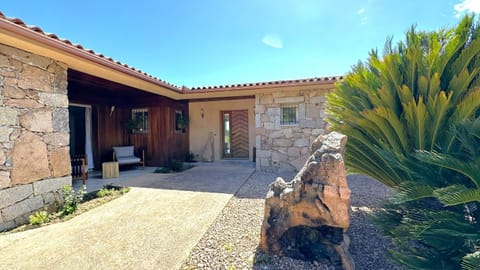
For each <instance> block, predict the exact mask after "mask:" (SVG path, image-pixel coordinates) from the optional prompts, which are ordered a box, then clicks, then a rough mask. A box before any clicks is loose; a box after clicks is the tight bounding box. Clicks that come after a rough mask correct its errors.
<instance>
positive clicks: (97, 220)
mask: <svg viewBox="0 0 480 270" xmlns="http://www.w3.org/2000/svg"><path fill="white" fill-rule="evenodd" d="M253 171H254V167H253V164H251V163H246V162H243V163H242V162H240V163H238V162H237V163H228V162H220V163H214V164H205V165H200V166H197V167H195V168H192V169H190V170H188V171H185V172H183V173H178V174H170V175H160V174H153V173H146V174H143V175H140V176H138V177H136V178H135V179H129V180H125V181H128V182H130V183H132V185H133V186H135V187H133V188H132V190H131V191H130V192H129V193H127V194H125V195H124V196H122V197H120V198H118V199H116V200H114V201H112V202H109V203H107V204H105V205H102V206H100V207H97V208H95V209H93V210H91V211H89V212H86V213H84V214H82V215H80V216H77V217H75V218H73V219H71V220H69V221H67V222H63V223H58V224H53V225H49V226H46V227H42V228H39V229H35V230H30V231H25V232H21V233H15V234H7V235H3V236H0V268H1V269H178V268H179V267H180V266H181V264H182V262H183V261H184V260H185V259H186V257H187V256H188V254H189V252H190V250H191V249H192V248H193V247H194V246H195V244H196V243H197V242H198V241H199V240H200V238H201V237H202V236H203V234H204V233H205V232H206V230H207V229H208V227H209V226H210V225H211V224H212V223H213V221H214V220H215V218H216V217H217V216H218V214H219V213H220V212H221V210H222V209H223V208H224V206H225V205H226V204H227V202H228V201H229V199H230V198H231V197H232V196H233V194H234V193H235V192H236V191H237V190H238V189H239V187H240V186H241V184H243V183H244V182H245V180H246V179H247V178H248V177H249V176H250V175H251V174H252V173H253Z"/></svg>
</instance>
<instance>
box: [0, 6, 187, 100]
mask: <svg viewBox="0 0 480 270" xmlns="http://www.w3.org/2000/svg"><path fill="white" fill-rule="evenodd" d="M0 19H3V20H6V21H9V22H11V23H14V24H16V25H18V26H21V27H23V28H25V29H29V30H31V31H33V32H35V33H38V34H40V35H43V36H45V37H48V38H51V39H53V40H57V41H59V42H63V43H64V44H67V45H70V46H72V47H74V48H75V49H79V50H82V51H85V52H88V53H90V54H92V55H95V56H97V57H100V58H102V59H104V60H107V61H109V62H111V63H114V64H117V65H120V66H123V67H125V68H128V69H131V70H133V71H136V72H137V73H139V74H141V75H143V76H146V77H148V78H150V79H155V80H156V81H158V82H159V83H161V84H163V85H165V86H168V88H171V89H174V90H177V91H181V90H180V88H179V87H178V86H176V85H173V84H171V83H168V82H166V81H164V80H160V79H157V78H156V77H152V76H151V75H148V74H147V73H145V72H142V71H140V70H138V69H136V68H134V67H130V66H129V65H127V64H124V63H122V62H120V61H116V60H114V59H112V58H111V57H106V56H105V55H103V54H100V53H96V52H95V51H94V50H92V49H86V48H84V47H83V46H82V45H80V44H75V43H73V42H71V41H70V40H68V39H62V38H59V37H58V36H57V35H55V34H52V33H45V32H44V31H43V30H42V28H40V27H38V26H29V25H27V24H25V22H23V21H22V20H21V19H19V18H9V17H6V16H5V15H4V14H3V13H2V12H0Z"/></svg>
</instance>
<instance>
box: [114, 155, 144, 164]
mask: <svg viewBox="0 0 480 270" xmlns="http://www.w3.org/2000/svg"><path fill="white" fill-rule="evenodd" d="M117 160H118V164H133V163H139V162H140V158H138V157H135V156H129V157H120V158H117Z"/></svg>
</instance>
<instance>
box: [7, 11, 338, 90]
mask: <svg viewBox="0 0 480 270" xmlns="http://www.w3.org/2000/svg"><path fill="white" fill-rule="evenodd" d="M0 19H3V20H6V21H8V22H10V23H13V24H16V25H18V26H21V27H23V28H25V29H28V30H30V31H33V32H35V33H36V34H39V35H42V36H44V37H48V38H50V39H52V40H56V41H58V42H62V43H64V44H67V45H69V46H71V47H72V48H74V49H76V50H81V51H84V52H87V53H89V54H92V55H94V56H96V57H99V58H101V59H103V60H105V61H108V62H110V63H112V64H115V65H118V66H121V67H125V68H127V69H129V70H131V71H134V72H136V73H138V74H140V75H142V76H144V77H145V78H149V79H151V80H154V81H156V82H157V83H160V84H161V85H163V86H166V87H168V88H170V89H172V90H175V91H181V92H184V93H189V92H190V93H191V92H194V91H195V92H197V91H212V90H220V91H223V90H235V89H239V90H241V89H242V88H249V87H259V86H260V87H261V86H264V87H268V86H269V85H293V84H309V83H318V82H327V83H334V82H336V81H338V80H342V79H343V77H342V76H337V77H320V78H308V79H296V80H280V81H270V82H257V83H242V84H231V85H217V86H203V87H193V88H188V87H186V86H182V87H178V86H176V85H173V84H171V83H168V82H166V81H164V80H161V79H159V78H157V77H155V76H152V75H150V74H147V73H145V72H143V71H141V70H138V69H136V68H134V67H131V66H129V65H127V64H125V63H122V62H120V61H118V60H114V59H112V58H111V57H107V56H104V55H103V54H99V53H96V52H95V51H93V50H92V49H86V48H85V47H83V46H82V45H80V44H74V43H73V42H71V41H70V40H68V39H62V38H60V37H58V36H57V35H56V34H53V33H45V32H44V31H43V30H42V28H40V27H38V26H29V25H27V24H25V22H23V21H22V20H21V19H19V18H9V17H6V16H5V15H4V14H3V13H2V12H0Z"/></svg>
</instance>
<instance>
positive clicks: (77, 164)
mask: <svg viewBox="0 0 480 270" xmlns="http://www.w3.org/2000/svg"><path fill="white" fill-rule="evenodd" d="M71 164H72V179H82V183H83V184H84V185H85V181H87V179H88V169H87V156H86V155H74V156H72V157H71Z"/></svg>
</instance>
